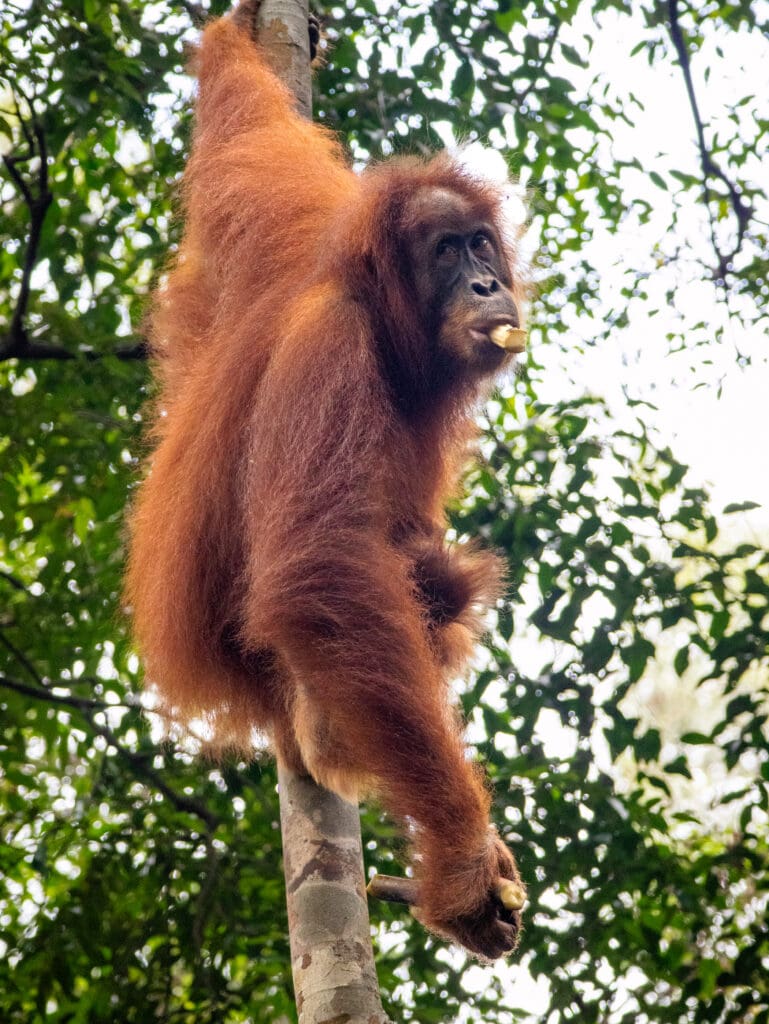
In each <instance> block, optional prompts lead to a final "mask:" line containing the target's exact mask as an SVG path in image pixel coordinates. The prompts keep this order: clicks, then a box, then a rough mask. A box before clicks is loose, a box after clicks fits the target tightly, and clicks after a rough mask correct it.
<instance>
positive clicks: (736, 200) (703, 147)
mask: <svg viewBox="0 0 769 1024" xmlns="http://www.w3.org/2000/svg"><path fill="white" fill-rule="evenodd" d="M668 15H669V17H670V38H671V39H672V41H673V46H674V47H675V50H676V54H677V55H678V63H679V64H680V66H681V72H682V73H683V76H684V83H685V85H686V94H687V96H688V97H689V106H690V107H691V111H692V116H693V118H694V126H695V130H696V132H697V147H698V149H699V154H700V165H701V167H702V176H703V193H704V199H705V206H706V207H707V211H708V219H709V222H710V239H711V243H712V245H713V250H714V252H715V254H716V258H717V260H718V267H717V271H716V272H717V276H718V278H719V279H721V280H724V279H725V278H726V277H727V276H728V274H729V273H730V272H731V268H730V266H729V264H730V263H731V262H732V260H733V259H734V257H735V256H736V255H737V253H738V252H739V251H740V249H741V247H742V242H743V239H744V237H745V232H746V231H747V228H748V225H749V224H750V221H751V218H752V216H753V208H752V207H751V206H750V204H748V203H747V202H745V200H744V199H743V196H742V194H741V193H740V190H739V189H738V188H737V186H736V185H735V184H734V182H732V181H731V180H730V178H729V177H728V176H727V175H726V173H725V172H724V171H723V170H721V168H720V167H719V166H718V164H717V163H716V162H715V160H714V159H713V156H712V154H711V152H710V150H709V149H708V146H707V143H706V141H705V124H704V121H703V119H702V115H701V114H700V109H699V104H698V103H697V95H696V93H695V91H694V82H693V80H692V71H691V61H690V59H689V51H688V50H687V48H686V40H685V39H684V35H683V31H682V30H681V23H680V16H679V9H678V0H668ZM710 178H716V179H718V181H720V182H721V183H722V184H723V185H724V186H725V188H726V190H727V192H728V194H729V203H730V205H731V208H732V210H733V211H734V215H735V217H736V218H737V242H736V244H735V246H734V248H733V249H732V250H731V252H728V253H724V252H722V251H721V248H720V246H719V244H718V238H717V236H716V221H715V216H714V213H713V210H712V208H711V200H712V193H711V190H710V186H709V184H708V179H710Z"/></svg>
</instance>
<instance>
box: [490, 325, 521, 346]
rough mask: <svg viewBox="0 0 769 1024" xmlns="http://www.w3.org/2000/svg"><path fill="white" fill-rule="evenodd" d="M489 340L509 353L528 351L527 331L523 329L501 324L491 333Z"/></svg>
mask: <svg viewBox="0 0 769 1024" xmlns="http://www.w3.org/2000/svg"><path fill="white" fill-rule="evenodd" d="M489 338H490V339H491V341H493V342H494V344H495V345H499V347H500V348H503V349H505V350H506V351H508V352H525V351H526V331H524V329H523V328H522V327H513V325H512V324H499V326H498V327H495V328H494V329H493V330H492V331H490V332H489Z"/></svg>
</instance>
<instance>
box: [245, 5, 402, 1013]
mask: <svg viewBox="0 0 769 1024" xmlns="http://www.w3.org/2000/svg"><path fill="white" fill-rule="evenodd" d="M307 24H308V9H307V0H264V3H263V4H262V6H261V8H260V11H259V16H258V19H257V25H258V35H259V41H260V43H261V44H262V45H263V46H264V47H265V49H266V50H267V52H268V54H269V57H270V62H271V65H272V68H273V70H274V71H275V73H276V74H277V75H278V76H279V77H280V78H281V79H282V80H283V81H284V82H285V83H286V85H288V86H289V87H290V88H291V90H292V91H293V93H294V95H295V96H296V97H297V108H298V109H299V110H300V111H301V113H302V114H304V115H305V117H311V116H312V83H311V73H310V48H309V36H308V29H307ZM278 780H279V791H280V824H281V834H282V838H283V865H284V871H285V876H286V901H287V904H288V928H289V939H290V943H291V966H292V972H293V977H294V992H295V997H296V1008H297V1013H298V1015H299V1024H330V1022H332V1021H339V1022H341V1021H344V1022H345V1024H391V1022H390V1021H388V1019H387V1017H386V1015H385V1013H384V1010H383V1009H382V1001H381V998H380V995H379V985H378V982H377V977H376V969H375V967H374V955H373V950H372V947H371V930H370V926H369V917H368V904H367V901H366V889H365V881H364V873H363V847H362V843H361V834H360V817H359V814H358V808H357V807H356V806H355V805H354V804H350V803H347V802H346V801H345V800H342V799H340V798H339V797H338V796H336V795H335V794H333V793H329V792H328V790H326V789H323V788H322V787H321V786H318V785H316V784H315V783H314V782H313V781H312V779H309V778H306V777H305V778H300V777H299V776H297V775H295V774H294V773H293V772H291V771H289V770H288V769H287V768H286V767H285V766H283V765H280V764H279V765H278Z"/></svg>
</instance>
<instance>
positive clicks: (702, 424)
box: [460, 3, 769, 1020]
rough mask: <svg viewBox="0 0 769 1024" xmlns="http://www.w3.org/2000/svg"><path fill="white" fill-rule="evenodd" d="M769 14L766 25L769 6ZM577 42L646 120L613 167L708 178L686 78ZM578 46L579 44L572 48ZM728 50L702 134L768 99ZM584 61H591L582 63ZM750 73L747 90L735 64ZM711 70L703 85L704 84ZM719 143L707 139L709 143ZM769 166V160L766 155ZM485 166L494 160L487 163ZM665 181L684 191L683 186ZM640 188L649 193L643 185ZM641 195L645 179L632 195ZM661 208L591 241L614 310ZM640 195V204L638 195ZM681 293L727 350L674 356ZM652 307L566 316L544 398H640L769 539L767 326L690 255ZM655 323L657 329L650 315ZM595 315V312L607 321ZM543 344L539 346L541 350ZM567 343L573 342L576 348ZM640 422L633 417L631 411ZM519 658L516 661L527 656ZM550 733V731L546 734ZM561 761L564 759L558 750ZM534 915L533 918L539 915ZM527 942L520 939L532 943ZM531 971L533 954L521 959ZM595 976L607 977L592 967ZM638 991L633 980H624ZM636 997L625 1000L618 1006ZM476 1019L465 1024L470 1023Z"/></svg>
mask: <svg viewBox="0 0 769 1024" xmlns="http://www.w3.org/2000/svg"><path fill="white" fill-rule="evenodd" d="M761 6H762V7H766V8H767V11H768V13H769V5H767V4H765V3H764V4H761ZM581 31H589V32H590V33H591V34H592V35H594V36H595V37H596V45H595V47H594V49H593V51H592V54H591V57H590V67H589V69H588V70H587V71H585V72H584V73H582V72H580V71H579V70H578V69H577V68H574V67H573V66H572V65H568V67H567V69H565V71H564V74H565V77H568V78H570V79H571V80H572V81H574V80H575V79H576V78H577V76H578V75H582V74H584V81H585V87H586V89H587V85H588V82H589V80H591V79H592V77H593V76H594V75H595V74H596V73H598V72H601V73H603V74H604V75H605V76H607V78H609V79H610V80H613V81H620V79H621V87H622V90H624V89H628V90H630V91H632V92H633V93H635V94H636V95H637V96H639V97H641V98H642V99H643V103H644V106H645V109H644V110H643V111H641V110H638V109H637V108H634V109H633V111H632V116H633V118H634V120H635V122H636V125H635V127H634V128H632V129H631V128H630V127H628V126H627V125H624V124H623V123H622V122H618V123H617V126H616V133H615V136H614V139H613V140H612V143H611V145H612V149H613V154H614V155H615V156H622V157H625V158H629V157H630V156H632V155H639V154H644V153H646V154H648V169H649V170H657V171H658V172H660V173H664V172H665V171H666V170H667V168H669V167H673V168H677V169H680V170H683V171H689V172H691V173H692V174H697V175H698V174H699V173H700V172H699V157H698V153H697V149H696V142H695V128H694V122H693V119H692V114H691V110H690V108H689V104H688V100H687V97H686V92H685V87H684V81H683V77H682V75H681V72H680V69H679V68H678V67H677V66H674V65H673V64H672V63H670V64H668V65H666V66H662V67H660V66H655V67H653V68H650V67H649V65H648V63H647V62H646V59H645V57H644V56H643V55H639V56H638V57H636V58H634V59H632V60H630V59H628V54H629V50H630V48H631V46H632V45H633V39H634V38H635V39H638V38H640V33H638V34H634V33H633V32H632V31H629V29H628V19H627V17H622V18H617V17H615V16H613V15H612V14H608V13H607V15H606V16H605V17H604V18H603V19H602V28H601V30H600V31H597V30H596V28H595V26H593V25H592V24H584V25H582V26H581V28H580V27H579V26H576V27H575V31H574V33H573V36H574V39H575V41H576V40H579V38H580V33H581ZM568 41H569V42H572V39H571V37H570V38H569V40H568ZM719 45H721V46H722V47H723V49H724V51H725V52H724V55H723V56H722V57H716V56H715V54H714V53H713V48H712V46H711V47H710V48H708V47H706V48H705V49H704V51H703V52H701V53H699V54H695V55H694V56H693V58H692V64H693V74H694V76H695V87H696V89H697V90H698V100H699V103H700V110H701V114H702V116H703V118H704V119H705V121H706V125H707V124H708V123H709V122H715V121H717V118H718V117H719V115H720V114H721V113H722V112H723V110H725V109H726V107H727V106H728V105H729V104H730V103H732V102H734V101H736V100H738V99H739V98H740V97H742V96H744V95H745V94H747V93H754V94H755V95H757V96H765V97H769V59H767V58H769V46H767V44H766V42H765V41H764V42H762V41H761V40H760V39H759V38H758V37H756V38H754V39H748V38H746V37H744V36H740V37H735V36H733V35H724V36H723V37H722V38H720V39H719ZM583 52H584V51H583ZM741 64H744V65H745V66H746V67H749V68H750V78H749V79H746V77H745V73H744V72H743V71H742V70H741V68H740V65H741ZM708 66H709V67H710V77H709V79H708V81H707V82H705V80H704V77H703V72H704V71H705V69H706V68H708ZM708 138H710V135H708ZM762 158H763V161H764V165H765V166H768V165H769V162H768V161H767V154H757V156H756V159H757V161H759V160H761V159H762ZM487 159H488V158H487ZM727 172H728V169H727ZM668 180H669V181H670V185H671V189H675V187H676V182H675V180H671V179H668ZM640 184H641V188H643V183H642V182H641V183H640ZM634 187H636V188H637V187H638V181H636V182H635V183H634ZM644 191H645V193H646V197H647V198H648V199H649V201H650V202H651V203H653V204H654V214H653V216H652V218H651V221H650V223H649V224H648V225H646V226H643V227H640V226H638V225H637V224H634V222H633V220H632V219H631V218H628V223H623V224H622V225H620V226H619V227H618V231H617V233H616V234H614V233H609V232H608V231H604V230H603V229H599V230H598V231H597V232H596V236H595V239H594V241H593V242H592V243H591V244H590V245H589V247H588V249H587V251H586V253H585V255H587V257H588V259H589V260H590V262H591V263H592V264H593V265H594V266H596V267H598V268H599V269H600V272H601V292H602V295H603V296H605V302H606V307H607V309H608V308H610V307H611V306H612V305H615V306H616V305H618V304H619V301H618V300H617V299H616V296H617V295H618V293H619V290H620V289H621V287H622V285H623V283H624V281H623V268H624V267H625V266H644V265H646V264H648V263H649V254H651V253H652V251H653V249H654V246H655V243H657V242H658V241H659V240H660V239H663V240H664V239H665V237H666V235H667V234H669V225H670V222H671V216H670V205H669V199H668V198H667V196H666V194H665V193H664V192H662V191H660V190H658V189H656V188H655V187H654V186H653V185H651V184H649V186H648V190H644ZM642 194H644V193H643V192H642ZM698 213H699V211H697V210H696V209H695V210H693V212H692V215H691V223H688V222H687V221H686V220H685V221H684V224H683V227H684V229H685V230H686V231H687V234H688V235H689V236H690V237H689V245H690V246H691V247H692V251H693V252H695V254H699V255H703V254H704V256H705V258H706V259H709V258H710V254H709V253H707V250H706V249H702V246H707V244H708V242H707V238H706V236H704V235H703V232H702V224H701V221H700V219H699V216H698ZM671 282H674V283H675V288H676V306H677V309H678V312H679V313H681V314H683V315H684V317H685V322H686V323H689V322H691V324H692V325H695V324H697V323H698V322H699V321H705V322H706V323H708V324H710V323H715V322H718V323H722V324H726V330H725V338H726V341H725V343H724V344H723V345H722V346H717V345H716V344H709V345H703V346H702V347H700V348H698V349H691V350H689V351H687V352H683V353H679V354H676V355H673V354H671V353H670V351H669V346H668V342H667V340H666V338H665V335H666V333H667V331H668V330H670V329H671V328H673V327H680V321H677V320H676V317H675V313H674V312H673V311H672V310H669V309H668V307H667V302H666V299H665V290H666V288H669V287H670V286H671ZM648 291H649V295H650V298H649V301H645V302H644V303H643V304H641V303H640V302H639V303H637V304H636V305H635V306H633V307H631V309H630V311H629V312H630V324H629V327H627V328H625V329H623V330H622V331H618V332H617V334H616V336H615V337H613V338H611V340H610V341H609V342H601V343H599V344H598V345H596V346H595V347H590V346H589V344H588V345H587V347H585V342H588V343H589V342H590V341H591V339H592V336H593V334H594V333H595V332H596V320H595V319H591V317H590V316H589V315H588V314H587V313H584V315H580V313H579V312H577V313H576V314H573V315H571V316H570V320H569V327H570V331H569V334H568V336H567V337H568V338H569V339H573V341H574V349H573V351H568V350H567V351H566V352H563V351H561V350H560V349H559V347H558V346H547V347H543V348H542V350H541V351H540V352H538V357H540V359H541V361H542V362H544V363H545V365H546V370H545V373H544V375H543V384H542V388H541V391H540V393H541V397H542V398H544V399H546V400H552V401H557V400H559V399H561V398H564V397H567V396H569V395H582V394H584V393H586V392H587V393H595V394H599V395H602V396H604V397H606V398H607V399H608V401H609V404H610V407H611V408H612V409H613V410H614V412H615V414H616V416H617V418H618V419H621V418H622V417H623V416H624V415H625V409H626V401H625V398H624V394H623V388H627V389H628V390H629V392H630V394H631V395H632V397H634V398H643V399H646V400H647V401H650V402H652V403H653V404H654V405H655V406H656V407H657V410H658V411H657V412H650V413H649V420H650V422H651V423H652V424H653V425H654V426H656V428H657V429H658V431H659V434H660V440H661V442H662V443H663V444H670V446H671V448H672V449H673V452H674V454H675V455H676V456H677V457H678V458H679V459H680V460H681V461H683V462H686V463H689V464H690V466H691V468H692V475H693V478H694V479H693V481H692V482H693V483H695V484H698V483H708V484H709V485H710V491H711V494H712V497H713V506H714V509H715V510H719V509H721V508H723V507H724V506H725V505H727V504H729V503H732V502H739V501H743V500H753V501H758V502H762V503H764V505H765V507H764V508H762V509H758V510H756V511H754V512H751V513H748V514H742V513H740V514H738V515H736V516H733V517H729V518H727V519H725V520H724V524H725V526H726V528H727V529H729V528H730V527H731V528H732V529H733V530H736V531H739V532H740V534H742V533H743V532H744V531H749V532H751V533H753V534H754V537H755V539H757V540H759V542H760V540H761V536H762V535H763V538H764V540H766V537H767V536H768V535H769V454H767V453H768V452H769V363H768V362H767V357H768V356H769V319H768V318H766V317H765V318H764V321H763V323H762V324H759V325H758V326H756V327H753V328H752V329H750V330H745V329H743V328H742V327H741V326H740V325H739V323H738V322H737V321H736V320H733V321H729V318H728V316H727V315H726V309H725V305H724V299H723V296H722V295H720V294H719V293H718V292H717V291H716V289H715V287H714V286H712V285H711V284H709V283H702V282H700V281H699V280H696V279H695V274H694V267H693V261H690V260H688V259H687V257H686V256H685V255H684V257H683V258H682V259H680V260H677V261H675V263H674V264H673V265H671V267H670V268H665V270H663V271H661V272H659V273H658V274H657V275H654V274H653V275H652V277H651V278H650V280H649V282H648ZM650 308H658V309H659V313H658V314H657V315H656V316H654V317H653V318H650V317H649V313H648V311H649V309H650ZM598 315H599V316H600V311H599V314H598ZM536 340H537V339H536V336H535V338H534V339H533V343H535V344H536ZM567 344H568V342H567ZM738 350H739V352H741V353H742V354H744V355H747V356H750V357H751V358H752V365H750V366H749V367H747V368H746V369H741V368H740V367H739V366H738V365H737V360H736V352H737V351H738ZM633 415H637V410H635V411H634V412H633ZM518 654H519V656H520V655H521V650H520V648H518ZM545 731H546V732H547V728H546V724H545ZM553 736H554V737H557V739H558V743H560V744H562V743H563V742H564V741H565V736H564V735H563V730H561V729H554V730H553ZM561 752H563V751H562V750H561ZM529 912H530V913H535V912H536V908H530V910H529ZM524 943H525V940H524ZM523 954H524V960H525V945H524V949H523ZM595 967H596V970H597V971H599V972H600V970H601V969H602V968H601V965H600V964H596V965H595ZM493 971H494V972H495V974H497V975H498V976H500V977H502V978H503V979H504V981H505V1003H506V1005H509V1006H511V1007H520V1008H522V1009H525V1010H527V1011H528V1012H529V1013H531V1014H532V1015H533V1018H534V1019H541V1015H542V1013H543V1012H544V1011H545V1009H546V1007H547V1005H548V995H547V989H548V986H547V983H546V982H545V981H543V980H540V981H538V982H535V981H534V980H533V979H532V978H531V976H530V975H529V973H528V971H527V970H526V969H525V967H524V966H522V965H520V964H515V963H514V964H511V965H495V967H494V968H493ZM486 979H487V971H486V969H483V968H480V967H478V968H473V969H472V970H471V972H469V975H467V976H466V978H465V980H466V982H467V983H468V985H469V987H470V989H471V990H473V988H474V987H475V988H477V991H479V992H480V991H483V990H484V989H485V988H487V980H486ZM626 984H627V985H628V986H631V987H632V984H633V979H632V977H629V978H627V979H626ZM626 994H627V988H625V992H624V993H623V992H622V991H620V990H619V989H618V993H617V995H618V998H620V999H621V998H622V997H623V996H624V995H626ZM471 1012H472V1011H471V1009H470V1008H468V1010H467V1011H466V1013H467V1016H466V1017H462V1018H460V1020H465V1019H472V1018H471V1016H470V1015H471Z"/></svg>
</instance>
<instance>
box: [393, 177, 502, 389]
mask: <svg viewBox="0 0 769 1024" xmlns="http://www.w3.org/2000/svg"><path fill="white" fill-rule="evenodd" d="M415 202H416V204H417V205H416V209H415V214H416V221H417V228H416V230H415V231H414V233H413V235H412V239H411V245H410V248H411V256H412V267H413V273H414V285H415V288H416V292H417V298H418V300H419V302H420V303H421V305H422V307H423V309H424V311H425V314H426V317H427V322H428V324H429V326H430V328H431V330H432V331H433V332H434V333H435V335H436V336H437V341H438V344H439V346H440V348H441V349H442V350H443V351H444V352H445V353H446V354H447V355H448V356H450V357H452V358H453V359H454V360H458V361H460V362H461V363H462V364H464V365H465V366H468V364H469V366H470V367H472V368H473V369H475V370H477V371H478V372H493V371H494V370H495V369H497V367H499V366H500V364H501V363H502V362H503V361H504V360H505V358H506V356H507V353H506V352H505V350H504V349H502V348H500V347H499V346H497V345H495V344H494V342H492V341H491V340H490V338H489V333H490V332H491V331H492V330H493V329H494V328H495V327H498V326H499V325H501V324H509V325H510V326H512V327H518V326H520V321H519V316H518V310H517V308H516V305H515V302H514V300H513V295H512V291H511V289H512V280H511V278H510V271H509V268H508V266H507V261H506V259H505V256H504V253H503V250H502V244H501V240H500V237H499V233H498V231H497V229H496V228H495V226H494V225H493V224H491V223H488V222H486V221H485V220H480V219H478V216H477V213H475V211H473V210H472V208H471V207H470V204H469V203H468V202H467V201H466V200H464V199H463V198H462V197H460V196H458V195H456V194H454V193H452V192H448V191H444V190H442V189H441V190H439V189H436V190H434V191H431V192H426V193H423V194H421V195H419V196H418V197H416V199H415Z"/></svg>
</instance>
